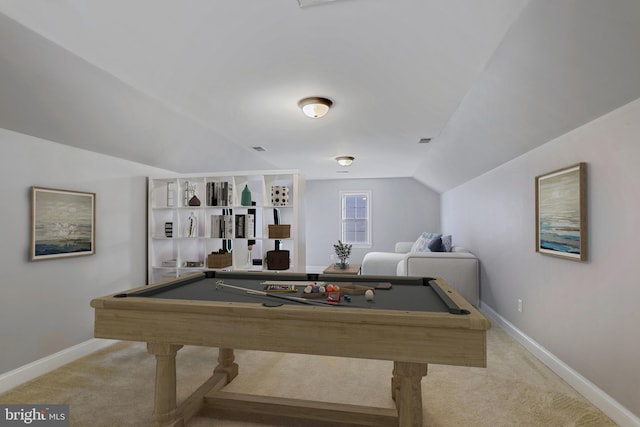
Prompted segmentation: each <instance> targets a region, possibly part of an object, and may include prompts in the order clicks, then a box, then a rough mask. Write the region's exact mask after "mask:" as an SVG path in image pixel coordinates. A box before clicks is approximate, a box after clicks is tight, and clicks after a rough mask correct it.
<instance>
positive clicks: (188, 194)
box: [183, 181, 200, 206]
mask: <svg viewBox="0 0 640 427" xmlns="http://www.w3.org/2000/svg"><path fill="white" fill-rule="evenodd" d="M195 195H196V186H195V184H194V185H191V184H189V181H185V182H184V200H183V206H191V205H189V202H190V201H191V199H192V198H194V197H195ZM195 206H200V205H199V204H198V205H195Z"/></svg>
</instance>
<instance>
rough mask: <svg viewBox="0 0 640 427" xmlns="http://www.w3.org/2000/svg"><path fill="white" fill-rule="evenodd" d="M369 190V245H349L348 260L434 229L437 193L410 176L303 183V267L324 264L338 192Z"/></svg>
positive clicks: (335, 224) (335, 225) (333, 235)
mask: <svg viewBox="0 0 640 427" xmlns="http://www.w3.org/2000/svg"><path fill="white" fill-rule="evenodd" d="M343 190H349V191H358V190H364V191H366V190H370V191H371V221H372V222H371V225H372V227H371V228H372V231H371V234H372V239H373V241H372V243H373V246H372V247H371V248H364V249H360V248H353V250H352V252H351V262H353V263H360V262H361V261H362V257H364V254H366V253H367V252H372V251H385V252H389V251H390V252H393V250H394V245H395V243H396V242H398V241H410V240H416V239H417V237H418V235H419V234H420V233H421V232H423V231H437V230H440V195H439V194H438V193H436V192H435V191H433V190H431V189H429V188H427V187H426V186H425V185H423V184H421V183H419V182H418V181H416V180H415V179H413V178H395V179H352V180H346V179H337V180H317V181H307V188H306V191H305V216H306V240H307V244H306V247H307V265H308V266H314V267H326V266H327V265H329V264H330V263H331V255H333V254H334V251H333V244H334V243H337V242H338V239H339V238H340V191H343Z"/></svg>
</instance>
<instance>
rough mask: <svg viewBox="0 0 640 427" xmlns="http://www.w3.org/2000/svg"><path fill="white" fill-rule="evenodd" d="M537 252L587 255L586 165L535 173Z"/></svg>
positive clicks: (578, 257)
mask: <svg viewBox="0 0 640 427" xmlns="http://www.w3.org/2000/svg"><path fill="white" fill-rule="evenodd" d="M536 252H539V253H541V254H545V255H553V256H557V257H562V258H568V259H573V260H576V261H584V260H586V259H587V165H586V163H578V164H575V165H572V166H568V167H566V168H563V169H559V170H556V171H553V172H549V173H546V174H544V175H539V176H537V177H536Z"/></svg>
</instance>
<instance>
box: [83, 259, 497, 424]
mask: <svg viewBox="0 0 640 427" xmlns="http://www.w3.org/2000/svg"><path fill="white" fill-rule="evenodd" d="M314 284H315V285H316V286H318V285H324V286H325V287H326V286H327V285H328V284H332V285H334V286H335V285H337V286H338V287H340V292H341V293H340V295H339V299H338V300H337V301H334V302H330V301H328V300H327V298H326V296H325V295H322V294H320V293H319V292H317V293H316V292H311V293H305V290H304V289H305V288H307V286H309V285H311V286H313V285H314ZM268 285H275V286H272V287H276V288H277V287H282V286H283V285H287V286H285V287H288V288H290V289H288V290H289V292H265V287H266V286H268ZM291 285H293V286H291ZM369 288H372V289H373V292H374V296H373V299H372V300H368V299H367V298H366V295H364V292H365V290H366V289H369ZM312 290H315V289H312ZM308 291H309V289H307V292H308ZM332 296H333V297H334V300H335V297H336V294H333V295H332ZM310 297H314V298H310ZM91 306H92V307H93V308H94V309H95V336H96V337H97V338H108V339H118V340H130V341H140V342H146V343H147V350H148V351H149V353H150V354H153V355H155V356H156V379H155V381H156V384H155V402H154V414H153V425H157V426H182V425H185V424H186V423H187V422H188V420H189V419H190V418H191V417H193V416H194V415H195V414H197V413H198V412H200V411H201V409H203V408H204V407H207V408H214V409H215V408H224V409H239V410H242V411H254V412H258V413H263V414H265V413H267V414H272V415H273V414H275V415H278V416H294V417H297V418H309V419H316V420H318V419H320V420H327V421H335V422H344V423H348V424H352V425H355V424H363V425H380V426H386V425H395V426H397V425H400V426H416V427H417V426H422V392H421V379H422V377H423V376H425V375H426V374H427V364H428V363H435V364H445V365H459V366H476V367H485V366H486V363H487V348H486V331H487V330H488V329H489V328H490V327H491V324H490V322H489V320H488V319H487V318H485V317H484V316H483V315H482V314H481V313H480V312H479V311H478V310H476V309H475V307H473V306H472V305H471V304H469V303H468V302H467V301H466V300H465V299H464V298H463V297H462V296H460V295H459V294H458V293H457V292H456V291H455V290H454V289H453V288H452V287H451V286H449V285H448V284H447V283H446V282H444V281H443V280H442V279H432V278H427V277H395V276H393V277H392V276H366V275H360V276H354V275H336V274H331V275H323V274H308V273H286V272H278V273H273V272H232V271H205V272H201V273H195V274H192V275H189V276H184V277H181V278H179V279H174V280H168V281H165V282H160V283H157V284H153V285H148V286H143V287H139V288H135V289H131V290H129V291H125V292H119V293H117V294H112V295H108V296H105V297H102V298H96V299H94V300H92V301H91ZM319 325H321V327H319ZM310 331H312V333H310ZM184 345H195V346H210V347H217V348H218V349H219V353H218V365H217V367H216V368H215V370H214V372H213V375H212V376H211V377H210V378H209V379H207V380H206V381H205V382H204V383H203V385H202V386H200V387H199V388H198V389H197V390H196V391H195V392H194V394H193V395H192V396H191V397H190V398H188V399H187V400H186V401H184V402H182V403H181V404H180V405H178V404H177V402H176V369H175V368H176V353H177V352H178V350H180V348H182V347H183V346H184ZM233 349H247V350H263V351H276V352H287V353H302V354H317V355H329V356H340V357H353V358H363V359H379V360H390V361H393V362H394V363H393V373H392V377H391V394H392V397H393V398H394V400H395V403H396V408H395V409H390V408H374V407H367V406H357V405H348V404H336V403H322V402H315V401H304V400H299V399H283V398H275V397H264V396H253V395H250V394H238V393H229V392H225V391H224V390H223V388H224V386H225V385H226V384H228V383H229V382H231V381H232V380H233V378H235V377H236V376H237V375H238V365H237V364H236V363H234V354H233V351H234V350H233Z"/></svg>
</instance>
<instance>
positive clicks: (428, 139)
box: [418, 138, 431, 144]
mask: <svg viewBox="0 0 640 427" xmlns="http://www.w3.org/2000/svg"><path fill="white" fill-rule="evenodd" d="M430 142H431V138H421V139H420V141H418V144H428V143H430Z"/></svg>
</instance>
